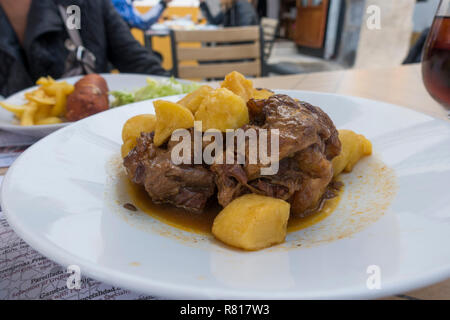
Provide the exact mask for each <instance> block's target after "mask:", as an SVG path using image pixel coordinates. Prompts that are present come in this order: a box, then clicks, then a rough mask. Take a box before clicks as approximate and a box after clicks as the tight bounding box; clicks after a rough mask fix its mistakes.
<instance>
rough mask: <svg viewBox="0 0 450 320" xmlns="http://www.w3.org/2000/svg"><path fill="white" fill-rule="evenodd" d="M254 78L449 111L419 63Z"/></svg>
mask: <svg viewBox="0 0 450 320" xmlns="http://www.w3.org/2000/svg"><path fill="white" fill-rule="evenodd" d="M253 82H254V85H255V87H257V88H269V89H270V88H273V89H297V90H309V91H320V92H329V93H339V94H345V95H352V96H357V97H362V98H368V99H373V100H379V101H384V102H389V103H393V104H397V105H401V106H405V107H408V108H411V109H414V110H416V111H420V112H423V113H426V114H429V115H432V116H434V117H437V118H441V119H445V120H448V117H447V111H446V110H445V109H444V108H443V107H442V106H441V105H439V104H438V103H437V102H436V101H434V100H433V98H431V96H430V95H429V94H428V92H427V91H426V89H425V86H424V85H423V82H422V75H421V71H420V65H419V64H413V65H408V66H400V67H396V68H388V69H350V70H342V71H331V72H318V73H309V74H301V75H292V76H280V77H270V78H258V79H255V80H254V81H253Z"/></svg>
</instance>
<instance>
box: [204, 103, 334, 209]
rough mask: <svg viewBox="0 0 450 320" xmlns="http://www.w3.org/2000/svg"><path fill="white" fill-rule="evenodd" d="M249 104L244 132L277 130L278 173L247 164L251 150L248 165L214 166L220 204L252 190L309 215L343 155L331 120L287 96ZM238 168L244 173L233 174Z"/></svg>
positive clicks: (317, 109)
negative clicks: (266, 172) (265, 172)
mask: <svg viewBox="0 0 450 320" xmlns="http://www.w3.org/2000/svg"><path fill="white" fill-rule="evenodd" d="M248 108H249V114H250V125H247V126H244V127H243V129H244V130H248V129H255V130H256V131H257V133H258V136H259V130H260V129H268V130H271V129H278V130H279V169H278V172H277V173H276V174H275V175H264V176H263V175H261V173H260V172H261V170H260V169H261V168H262V167H264V165H262V164H261V163H258V164H250V163H248V159H249V157H248V148H247V149H246V163H245V164H244V165H234V166H235V167H237V168H234V169H233V171H230V170H229V165H224V164H214V165H212V166H211V170H212V171H214V172H215V173H216V184H217V188H218V199H219V203H220V204H221V205H222V206H226V205H227V204H228V203H229V202H231V201H232V200H233V199H234V198H236V197H237V196H239V195H241V194H244V193H248V192H253V193H257V194H262V195H266V196H270V197H276V198H280V199H283V200H287V201H289V202H291V204H292V207H291V212H292V213H294V214H297V215H305V214H307V213H308V212H310V211H311V209H312V208H316V207H317V205H318V204H319V203H320V201H321V198H322V196H323V194H324V193H325V191H326V189H327V186H328V185H329V183H330V182H331V179H332V177H333V169H332V165H331V162H330V160H331V159H333V158H334V157H335V156H336V155H338V154H339V153H340V149H341V145H340V141H339V138H338V132H337V130H336V128H335V126H334V124H333V122H332V121H331V119H330V118H329V117H328V115H327V114H326V113H325V112H323V111H322V110H321V109H320V108H318V107H314V106H312V105H310V104H308V103H305V102H299V101H296V100H294V99H292V98H290V97H288V96H286V95H273V96H271V97H270V98H268V99H266V100H250V101H249V102H248ZM269 136H270V135H269ZM268 140H269V141H270V138H268ZM268 145H269V146H270V143H268ZM236 149H237V148H236ZM270 152H271V151H270V150H269V153H270ZM266 166H267V165H266ZM239 167H242V170H241V171H243V173H245V175H243V174H242V173H241V174H240V176H241V177H240V178H239V179H237V178H236V176H235V174H233V172H238V171H239V170H238V168H239ZM217 177H219V179H218V178H217Z"/></svg>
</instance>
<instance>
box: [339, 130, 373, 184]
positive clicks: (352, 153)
mask: <svg viewBox="0 0 450 320" xmlns="http://www.w3.org/2000/svg"><path fill="white" fill-rule="evenodd" d="M339 140H341V144H342V149H341V153H340V154H339V155H338V156H337V157H336V158H334V159H333V160H332V164H333V170H334V177H336V176H338V175H339V174H340V173H341V172H342V171H344V172H351V171H352V170H353V167H354V166H355V164H356V163H357V162H358V161H359V160H360V159H361V158H362V157H364V156H368V155H371V154H372V143H371V142H370V141H369V140H367V139H366V138H365V137H364V136H363V135H361V134H357V133H355V132H353V131H351V130H339Z"/></svg>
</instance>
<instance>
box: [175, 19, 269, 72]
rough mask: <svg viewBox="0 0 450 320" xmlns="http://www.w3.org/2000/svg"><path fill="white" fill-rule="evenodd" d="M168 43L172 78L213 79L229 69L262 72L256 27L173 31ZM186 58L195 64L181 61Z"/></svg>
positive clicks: (259, 41)
mask: <svg viewBox="0 0 450 320" xmlns="http://www.w3.org/2000/svg"><path fill="white" fill-rule="evenodd" d="M171 42H172V59H173V67H174V68H173V71H174V76H175V77H178V78H183V79H199V78H201V79H215V78H223V77H224V76H225V75H226V74H228V73H229V72H231V71H238V72H240V73H242V74H243V75H245V76H254V77H259V76H261V75H263V74H264V72H263V68H264V53H263V36H262V32H261V28H260V27H259V26H251V27H232V28H221V29H219V30H173V31H172V32H171ZM187 43H201V45H200V46H192V45H190V46H189V45H186V44H187ZM180 44H182V45H181V46H180ZM183 44H184V45H183ZM186 61H191V62H192V61H196V62H198V63H195V64H194V65H193V64H192V63H190V64H184V63H183V62H186Z"/></svg>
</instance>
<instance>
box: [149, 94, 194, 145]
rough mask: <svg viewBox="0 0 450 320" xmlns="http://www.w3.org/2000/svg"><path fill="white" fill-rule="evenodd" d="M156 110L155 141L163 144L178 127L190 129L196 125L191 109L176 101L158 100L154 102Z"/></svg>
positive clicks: (156, 143) (157, 143)
mask: <svg viewBox="0 0 450 320" xmlns="http://www.w3.org/2000/svg"><path fill="white" fill-rule="evenodd" d="M153 105H154V106H155V112H156V119H157V121H156V128H155V137H154V139H153V142H154V143H155V146H157V147H159V146H160V145H162V144H163V143H164V142H165V141H166V140H167V139H168V138H169V137H170V135H171V134H172V132H174V131H175V130H177V129H188V128H192V127H193V126H194V116H193V115H192V112H191V111H189V109H187V108H185V107H183V106H182V105H179V104H177V103H174V102H169V101H163V100H157V101H155V102H153Z"/></svg>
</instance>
